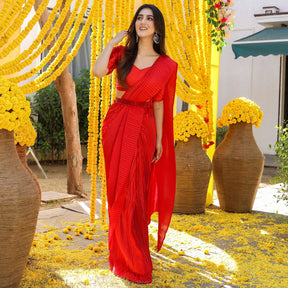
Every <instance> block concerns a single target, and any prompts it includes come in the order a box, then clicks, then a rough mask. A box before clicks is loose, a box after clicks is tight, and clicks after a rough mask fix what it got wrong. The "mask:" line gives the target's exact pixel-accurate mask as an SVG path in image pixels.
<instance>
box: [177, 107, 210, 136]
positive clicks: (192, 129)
mask: <svg viewBox="0 0 288 288" xmlns="http://www.w3.org/2000/svg"><path fill="white" fill-rule="evenodd" d="M193 135H196V136H197V137H201V138H206V137H207V136H208V127H207V125H206V123H205V122H204V120H203V119H202V118H201V117H200V116H199V114H197V113H196V112H195V111H192V110H189V111H184V112H180V113H178V114H177V115H176V116H175V117H174V139H175V140H176V141H184V142H187V141H188V139H189V137H190V136H193Z"/></svg>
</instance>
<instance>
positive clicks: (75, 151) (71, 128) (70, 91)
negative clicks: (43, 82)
mask: <svg viewBox="0 0 288 288" xmlns="http://www.w3.org/2000/svg"><path fill="white" fill-rule="evenodd" d="M41 2H42V0H36V1H35V6H34V7H35V10H37V8H38V7H39V5H40V4H41ZM65 2H66V1H65V0H64V1H63V2H62V7H61V10H62V8H63V7H64V5H65ZM48 16H49V12H48V10H47V9H45V12H44V13H43V14H42V15H41V18H40V20H39V24H40V27H41V28H42V27H43V25H44V24H45V23H46V21H47V18H48ZM69 16H70V13H68V14H67V17H66V19H65V20H64V22H63V24H62V26H61V28H60V31H59V34H61V32H62V30H63V28H64V26H65V24H66V23H67V21H68V19H69ZM49 32H50V31H49ZM49 32H48V33H49ZM46 36H47V35H46ZM54 41H55V40H54ZM54 43H55V42H54ZM54 43H51V45H50V47H48V50H49V49H50V48H51V47H52V46H53V44H54ZM60 49H61V48H60ZM54 58H55V57H53V59H54ZM59 65H61V63H59ZM55 86H56V89H57V91H58V93H59V95H60V99H61V106H62V113H63V122H64V129H65V141H66V153H67V191H68V194H74V195H78V196H81V197H86V194H85V192H84V190H83V185H82V154H81V144H80V135H79V123H78V111H77V101H76V91H75V83H74V81H73V79H72V76H71V74H70V73H69V67H66V68H65V69H64V71H63V72H62V73H61V75H60V76H59V77H58V78H57V79H56V80H55Z"/></svg>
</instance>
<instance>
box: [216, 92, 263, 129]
mask: <svg viewBox="0 0 288 288" xmlns="http://www.w3.org/2000/svg"><path fill="white" fill-rule="evenodd" d="M262 119H263V112H262V111H261V109H260V107H259V106H258V105H257V104H256V103H255V102H253V101H252V100H250V99H247V98H244V97H241V98H237V99H234V100H231V101H229V102H228V103H227V104H226V106H225V107H224V108H223V111H222V115H221V117H220V118H219V119H218V122H217V124H218V126H219V127H223V126H226V125H230V124H235V123H237V122H246V123H251V124H252V125H255V126H256V128H258V127H259V125H260V123H261V122H262Z"/></svg>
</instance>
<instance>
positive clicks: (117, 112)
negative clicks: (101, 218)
mask: <svg viewBox="0 0 288 288" xmlns="http://www.w3.org/2000/svg"><path fill="white" fill-rule="evenodd" d="M132 120H133V121H132ZM115 123H116V125H115ZM102 139H103V140H102V141H103V149H104V157H105V165H106V174H107V175H108V177H107V198H108V210H109V250H110V255H109V262H110V268H111V270H112V271H113V272H114V273H115V274H116V275H118V276H120V277H124V278H128V279H129V280H132V281H134V282H140V283H150V282H151V281H152V262H151V258H150V253H149V239H148V224H149V215H148V193H149V183H150V177H151V169H152V165H151V162H152V158H153V155H154V151H155V142H156V128H155V120H154V115H153V110H152V109H151V108H145V107H137V106H134V105H126V104H121V103H114V104H113V105H112V106H111V107H110V108H109V111H108V114H107V116H106V118H105V121H104V125H103V129H102Z"/></svg>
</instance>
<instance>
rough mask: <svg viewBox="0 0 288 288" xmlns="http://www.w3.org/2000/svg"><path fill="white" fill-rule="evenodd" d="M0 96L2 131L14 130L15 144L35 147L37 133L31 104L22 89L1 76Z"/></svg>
mask: <svg viewBox="0 0 288 288" xmlns="http://www.w3.org/2000/svg"><path fill="white" fill-rule="evenodd" d="M0 94H1V95H2V96H1V99H0V115H2V116H1V117H0V129H7V130H9V131H12V130H14V138H15V144H16V143H19V144H20V145H25V144H26V145H27V146H32V145H34V142H35V138H36V132H35V130H34V128H33V126H32V124H31V121H30V118H29V116H30V114H31V109H30V102H29V101H28V100H27V99H26V97H25V95H24V93H23V91H22V89H20V88H19V87H18V86H17V84H15V83H13V82H10V81H9V80H7V79H5V78H4V77H2V76H0ZM23 127H24V128H25V129H24V128H23Z"/></svg>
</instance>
